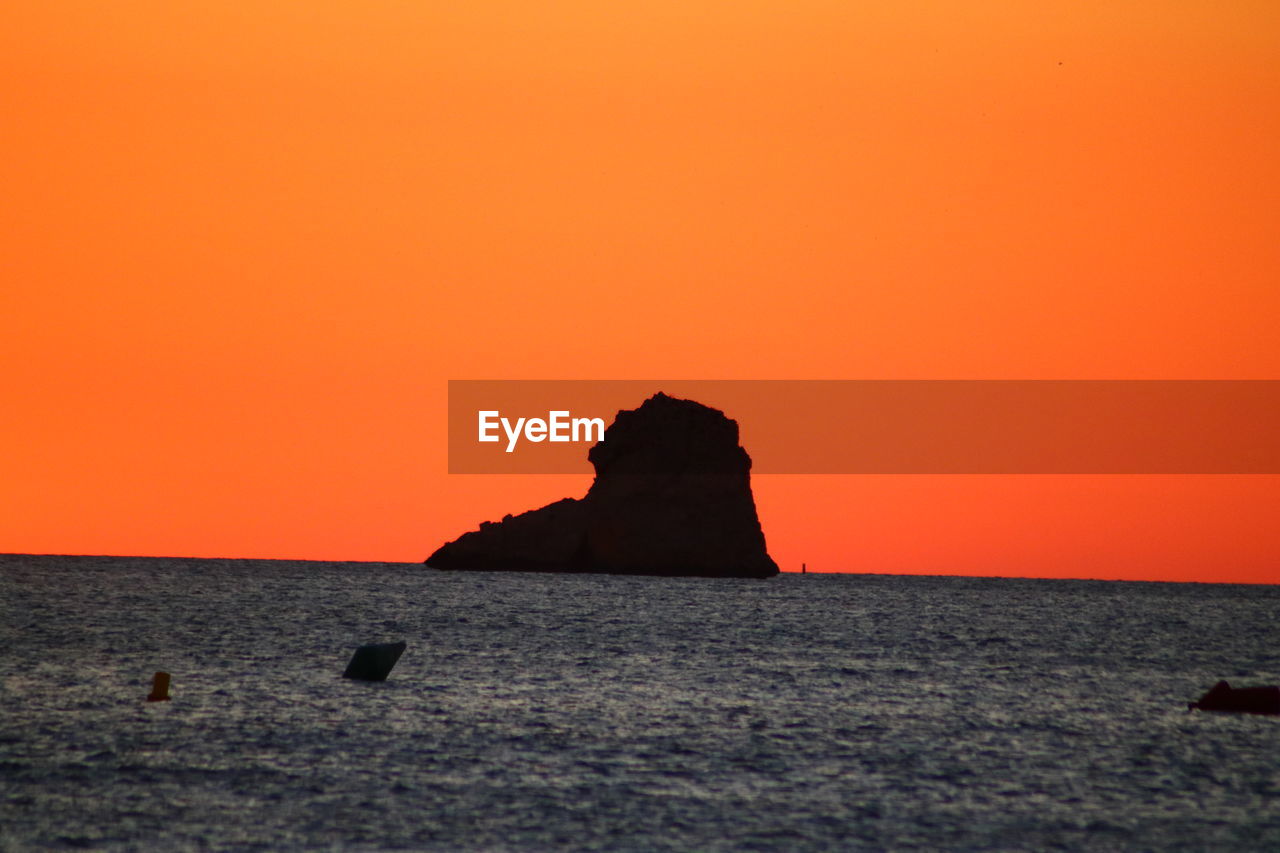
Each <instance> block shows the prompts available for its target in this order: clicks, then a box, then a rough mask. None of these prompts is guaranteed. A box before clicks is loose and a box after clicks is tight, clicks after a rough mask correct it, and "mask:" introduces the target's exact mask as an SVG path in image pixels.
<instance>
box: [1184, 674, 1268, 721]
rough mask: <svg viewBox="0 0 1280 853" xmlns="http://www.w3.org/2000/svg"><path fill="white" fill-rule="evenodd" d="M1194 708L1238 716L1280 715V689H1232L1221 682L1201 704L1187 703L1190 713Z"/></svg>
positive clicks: (1205, 696) (1203, 697) (1202, 697)
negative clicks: (1225, 712) (1231, 713)
mask: <svg viewBox="0 0 1280 853" xmlns="http://www.w3.org/2000/svg"><path fill="white" fill-rule="evenodd" d="M1193 708H1199V709H1200V710H1201V711H1229V712H1233V713H1237V714H1280V687H1276V686H1275V685H1272V686H1270V687H1232V686H1231V685H1230V684H1228V683H1227V682H1225V681H1219V682H1218V683H1217V684H1215V685H1213V687H1212V689H1210V690H1209V692H1208V693H1206V694H1204V695H1203V696H1201V697H1200V701H1199V702H1188V703H1187V710H1188V711H1190V710H1191V709H1193Z"/></svg>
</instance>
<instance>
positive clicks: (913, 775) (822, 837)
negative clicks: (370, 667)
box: [0, 557, 1280, 850]
mask: <svg viewBox="0 0 1280 853" xmlns="http://www.w3.org/2000/svg"><path fill="white" fill-rule="evenodd" d="M1278 613H1280V587H1243V586H1217V585H1173V584H1136V583H1106V582H1090V581H1047V580H1003V579H965V578H920V577H917V578H912V577H888V576H876V575H838V576H837V575H831V576H819V575H807V576H798V575H786V576H782V577H779V578H776V579H773V580H769V581H734V580H706V579H662V578H630V577H604V576H570V575H527V574H449V573H439V572H434V571H429V570H425V569H423V568H422V567H420V566H416V565H402V564H367V563H363V564H362V563H302V562H271V561H238V560H231V561H223V560H168V559H125V558H92V557H0V684H2V685H3V687H2V690H0V848H3V849H27V848H45V847H109V848H145V849H183V848H214V849H217V848H235V849H254V848H258V849H273V850H274V849H288V848H316V847H322V848H329V847H339V848H343V849H388V848H409V849H427V850H547V849H609V850H719V849H724V850H775V849H776V850H805V849H858V848H867V849H880V848H910V847H926V848H952V849H992V848H995V849H1032V848H1044V847H1053V846H1058V847H1064V848H1069V849H1076V848H1098V849H1117V848H1122V849H1123V848H1143V849H1165V848H1169V849H1178V848H1182V849H1206V848H1216V849H1280V718H1266V717H1250V716H1234V715H1212V714H1203V713H1198V712H1197V713H1188V712H1187V711H1186V703H1187V701H1189V700H1191V699H1195V698H1197V697H1198V696H1199V695H1200V693H1202V692H1203V691H1204V690H1205V689H1207V688H1208V687H1209V686H1210V685H1211V684H1212V683H1213V682H1214V681H1216V680H1218V679H1219V678H1227V679H1228V680H1231V681H1232V682H1233V683H1239V684H1249V683H1280V627H1278V625H1277V619H1276V617H1277V614H1278ZM400 639H403V640H405V641H407V642H408V644H409V648H408V651H407V652H405V655H404V657H403V658H401V660H400V662H399V664H398V665H397V666H396V668H395V670H394V672H393V673H392V675H391V678H390V679H389V680H388V681H387V682H385V683H380V684H368V683H358V682H352V681H347V680H344V679H342V678H340V677H339V675H340V673H341V672H342V670H343V667H344V666H345V664H346V662H347V660H348V658H349V657H350V655H351V652H352V650H353V648H354V647H355V646H356V645H359V644H361V643H366V642H376V641H389V640H400ZM155 670H167V671H169V672H170V673H172V675H173V685H172V694H173V701H171V702H167V703H151V704H148V703H144V702H143V701H142V699H143V697H144V696H146V694H147V692H148V690H149V689H150V679H151V674H152V672H154V671H155Z"/></svg>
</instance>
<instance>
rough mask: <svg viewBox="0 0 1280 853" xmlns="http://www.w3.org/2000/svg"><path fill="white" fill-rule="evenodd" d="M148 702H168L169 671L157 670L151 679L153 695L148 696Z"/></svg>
mask: <svg viewBox="0 0 1280 853" xmlns="http://www.w3.org/2000/svg"><path fill="white" fill-rule="evenodd" d="M147 701H148V702H168V701H169V673H167V672H157V673H156V674H155V677H154V678H153V679H151V695H150V696H148V697H147Z"/></svg>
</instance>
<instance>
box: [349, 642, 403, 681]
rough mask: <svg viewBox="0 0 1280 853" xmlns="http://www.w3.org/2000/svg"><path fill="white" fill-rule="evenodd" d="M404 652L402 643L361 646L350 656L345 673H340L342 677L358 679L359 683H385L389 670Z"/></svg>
mask: <svg viewBox="0 0 1280 853" xmlns="http://www.w3.org/2000/svg"><path fill="white" fill-rule="evenodd" d="M404 650H405V644H404V643H403V642H400V643H372V644H370V645H368V646H361V647H360V648H358V649H356V653H355V654H354V655H352V656H351V663H349V664H347V671H346V672H344V673H342V677H343V678H358V679H359V680H361V681H386V680H387V675H388V674H389V673H390V672H391V668H392V667H393V666H395V665H396V661H398V660H400V655H402V654H404Z"/></svg>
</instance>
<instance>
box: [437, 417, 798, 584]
mask: <svg viewBox="0 0 1280 853" xmlns="http://www.w3.org/2000/svg"><path fill="white" fill-rule="evenodd" d="M587 458H588V459H589V460H590V461H591V464H592V465H593V466H594V467H595V470H596V477H595V481H594V482H593V483H592V484H591V489H590V490H589V491H588V492H587V495H586V497H584V498H581V499H575V498H565V499H564V500H561V501H556V502H555V503H553V504H549V505H547V506H544V507H542V508H541V509H535V510H531V511H529V512H526V513H522V514H520V515H516V516H511V515H508V516H506V517H505V518H504V519H503V520H502V521H499V522H484V523H483V524H481V525H480V529H479V530H474V531H472V532H470V533H464V534H463V535H462V536H460V537H458V538H457V539H455V540H454V541H452V542H448V543H446V544H445V545H442V546H441V547H440V548H439V549H438V550H437V551H436V552H435V553H434V554H432V555H431V556H430V557H428V558H427V560H426V564H427V565H428V566H430V567H431V568H435V569H454V570H463V571H523V572H604V573H609V574H629V575H670V576H675V575H699V576H709V577H750V578H764V577H772V576H773V575H776V574H777V573H778V566H777V564H776V563H774V561H773V559H772V558H770V557H769V554H768V552H767V551H766V550H765V543H764V533H763V531H761V529H760V520H759V517H758V516H757V515H756V505H755V500H754V499H753V498H752V496H751V457H749V456H748V455H747V452H746V451H745V450H743V449H742V447H740V446H739V445H738V424H737V423H736V422H735V421H733V420H731V419H729V418H727V417H725V415H724V413H723V412H721V411H718V410H717V409H712V408H708V407H707V406H704V405H702V404H701V403H695V402H693V401H692V400H680V399H676V398H674V397H668V396H667V395H666V394H661V393H659V394H656V395H654V396H653V397H650V398H649V399H648V400H646V401H645V402H644V403H643V404H642V405H641V406H640V407H639V408H638V409H633V410H629V411H621V412H619V413H618V416H617V418H615V420H614V422H613V423H612V424H611V425H610V426H609V428H608V429H607V430H605V434H604V440H603V441H601V442H599V443H597V444H596V445H594V446H593V447H592V448H591V450H590V452H589V453H588V456H587Z"/></svg>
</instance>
